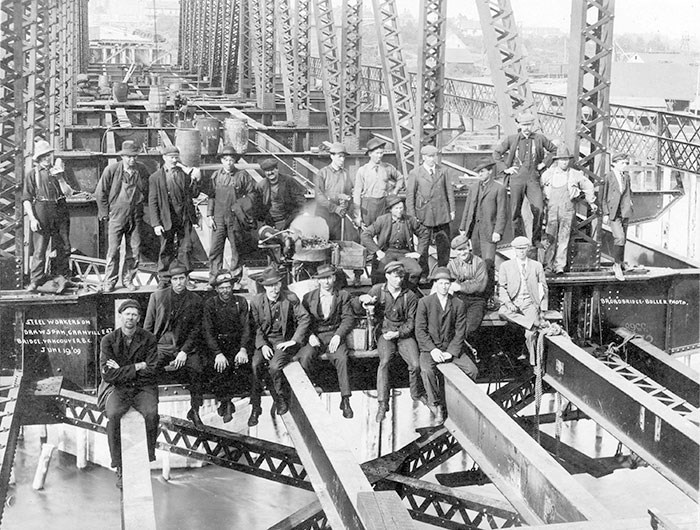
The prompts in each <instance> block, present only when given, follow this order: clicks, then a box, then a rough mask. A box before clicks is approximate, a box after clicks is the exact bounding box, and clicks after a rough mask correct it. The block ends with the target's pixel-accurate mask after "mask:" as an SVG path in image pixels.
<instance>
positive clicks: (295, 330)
mask: <svg viewBox="0 0 700 530" xmlns="http://www.w3.org/2000/svg"><path fill="white" fill-rule="evenodd" d="M279 300H280V303H281V307H280V317H281V320H282V336H283V337H284V340H285V341H287V340H293V341H294V342H296V343H297V344H303V343H304V341H305V340H306V333H307V331H308V330H309V323H310V320H311V319H310V317H309V314H308V313H307V312H306V309H304V306H303V305H302V303H301V302H300V301H299V298H297V295H295V294H294V293H292V292H290V291H282V292H281V293H280V294H279ZM250 314H251V317H252V321H253V322H252V323H253V326H254V327H255V348H256V349H260V348H262V347H263V346H272V344H271V343H270V341H269V339H268V338H267V337H268V334H269V333H270V331H271V330H272V312H271V310H270V300H269V299H268V298H267V294H266V293H260V294H257V295H255V296H254V297H253V299H252V300H251V301H250Z"/></svg>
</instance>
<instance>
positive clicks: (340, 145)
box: [329, 142, 348, 155]
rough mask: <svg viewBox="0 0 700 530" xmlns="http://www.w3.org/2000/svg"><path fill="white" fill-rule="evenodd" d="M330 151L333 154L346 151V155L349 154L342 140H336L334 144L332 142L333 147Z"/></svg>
mask: <svg viewBox="0 0 700 530" xmlns="http://www.w3.org/2000/svg"><path fill="white" fill-rule="evenodd" d="M329 151H330V153H331V154H332V155H339V154H340V153H345V154H346V155H347V154H348V150H347V149H345V144H343V143H341V142H335V143H334V144H331V148H330V149H329Z"/></svg>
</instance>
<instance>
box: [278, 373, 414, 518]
mask: <svg viewBox="0 0 700 530" xmlns="http://www.w3.org/2000/svg"><path fill="white" fill-rule="evenodd" d="M284 375H285V377H286V379H287V381H288V382H289V386H290V387H291V399H290V413H289V414H285V415H284V416H282V419H283V420H284V423H285V426H286V427H287V431H288V432H289V434H290V436H291V438H292V440H293V441H294V445H295V447H296V448H297V452H298V453H299V456H300V458H301V460H302V462H303V463H304V468H305V469H306V470H307V472H308V473H309V477H310V478H311V482H312V483H313V484H314V490H315V491H316V494H317V495H318V497H319V500H320V502H321V506H323V510H324V512H325V514H326V517H327V518H328V521H329V522H330V524H331V526H332V527H333V528H347V529H355V528H357V529H364V528H368V529H369V528H372V529H373V528H377V529H379V528H396V529H397V530H398V529H399V528H401V529H407V528H413V523H412V521H411V519H410V517H409V515H408V513H407V512H406V509H405V508H404V506H403V504H402V503H401V501H400V499H399V498H398V496H396V494H395V493H393V494H392V493H390V492H384V493H383V494H376V493H375V492H374V490H373V489H372V486H371V485H370V483H369V481H368V480H367V477H366V476H365V474H364V473H363V471H362V469H361V468H360V465H359V464H358V463H357V462H356V460H355V457H354V456H353V454H352V451H350V449H349V448H348V447H347V446H346V444H345V441H344V440H343V439H342V438H341V437H340V436H339V433H340V431H339V430H338V428H337V426H336V425H335V424H334V422H333V421H332V420H331V418H330V417H329V416H328V413H327V412H326V411H325V410H324V408H323V406H322V405H321V402H320V401H319V400H318V395H317V394H316V391H315V390H314V388H313V385H312V384H311V381H309V378H308V377H307V376H306V373H305V372H304V370H303V369H302V368H301V365H300V364H299V363H298V362H293V363H291V364H289V365H287V366H285V367H284Z"/></svg>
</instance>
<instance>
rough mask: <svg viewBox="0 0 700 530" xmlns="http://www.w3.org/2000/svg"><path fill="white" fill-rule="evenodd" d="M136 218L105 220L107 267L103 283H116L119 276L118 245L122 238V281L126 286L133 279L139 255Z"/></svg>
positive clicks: (139, 234) (139, 245) (139, 229)
mask: <svg viewBox="0 0 700 530" xmlns="http://www.w3.org/2000/svg"><path fill="white" fill-rule="evenodd" d="M140 224H141V223H140V221H138V220H137V219H122V220H117V219H112V218H110V219H109V221H108V222H107V267H106V270H105V280H104V281H105V284H111V285H116V283H117V279H118V278H119V247H120V246H121V242H122V239H124V267H123V268H122V283H123V284H124V286H125V287H126V286H127V285H128V284H130V283H132V282H133V281H134V276H135V275H136V272H137V271H138V268H139V259H140V256H141V226H140Z"/></svg>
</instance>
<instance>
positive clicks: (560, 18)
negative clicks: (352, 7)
mask: <svg viewBox="0 0 700 530" xmlns="http://www.w3.org/2000/svg"><path fill="white" fill-rule="evenodd" d="M396 5H397V8H398V12H399V13H401V12H402V11H404V10H408V11H410V12H412V13H414V14H416V15H417V14H418V9H419V6H420V0H396ZM511 5H512V7H513V12H514V15H515V20H516V22H517V24H518V25H521V26H524V27H542V26H545V27H553V28H560V29H562V30H567V31H568V29H569V24H570V17H571V2H570V1H567V0H511ZM457 14H463V15H466V16H468V17H469V18H472V19H474V20H478V14H477V10H476V3H475V2H474V0H447V16H448V17H450V16H456V15H457ZM699 26H700V0H617V1H616V2H615V21H614V31H615V33H652V34H653V33H657V32H658V33H659V34H660V35H666V36H669V37H672V38H680V37H682V36H683V35H684V34H689V35H694V34H695V33H696V32H697V28H698V27H699Z"/></svg>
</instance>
